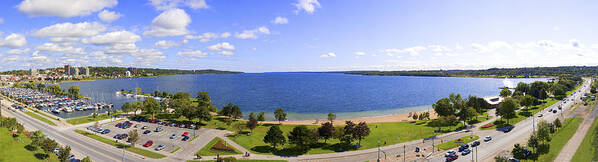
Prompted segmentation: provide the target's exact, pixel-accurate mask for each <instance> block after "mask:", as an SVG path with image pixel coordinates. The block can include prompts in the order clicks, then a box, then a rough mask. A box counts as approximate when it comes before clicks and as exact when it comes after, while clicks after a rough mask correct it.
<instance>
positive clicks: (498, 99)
mask: <svg viewBox="0 0 598 162" xmlns="http://www.w3.org/2000/svg"><path fill="white" fill-rule="evenodd" d="M503 99H504V98H502V97H487V98H484V100H486V102H488V103H489V104H490V108H492V109H495V108H498V104H500V102H502V100H503Z"/></svg>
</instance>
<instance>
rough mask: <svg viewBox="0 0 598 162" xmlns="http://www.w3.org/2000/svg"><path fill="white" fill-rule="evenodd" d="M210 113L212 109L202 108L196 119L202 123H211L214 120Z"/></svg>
mask: <svg viewBox="0 0 598 162" xmlns="http://www.w3.org/2000/svg"><path fill="white" fill-rule="evenodd" d="M210 112H211V111H210V109H208V108H207V107H205V106H204V107H200V108H199V110H198V111H197V114H196V116H195V117H197V118H199V121H200V122H201V121H210V120H212V114H210Z"/></svg>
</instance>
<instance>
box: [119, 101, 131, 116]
mask: <svg viewBox="0 0 598 162" xmlns="http://www.w3.org/2000/svg"><path fill="white" fill-rule="evenodd" d="M120 109H121V110H122V111H123V112H124V113H128V112H131V111H133V109H134V108H133V104H132V103H130V102H125V103H124V104H123V105H122V106H121V107H120Z"/></svg>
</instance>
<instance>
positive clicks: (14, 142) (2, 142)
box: [0, 128, 59, 162]
mask: <svg viewBox="0 0 598 162" xmlns="http://www.w3.org/2000/svg"><path fill="white" fill-rule="evenodd" d="M19 139H20V140H19ZM30 143H31V140H30V139H29V138H27V137H26V136H25V135H23V134H18V137H16V138H13V137H12V135H11V134H10V132H9V131H8V128H0V155H1V156H0V161H51V162H57V161H59V160H58V158H57V157H56V155H54V154H53V153H50V154H48V155H49V158H48V159H44V160H40V159H38V158H36V156H35V155H36V154H44V153H43V151H42V150H41V148H39V147H38V148H37V150H36V151H29V150H27V149H26V148H25V146H27V145H29V144H30Z"/></svg>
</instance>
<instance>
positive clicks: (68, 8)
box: [17, 0, 118, 18]
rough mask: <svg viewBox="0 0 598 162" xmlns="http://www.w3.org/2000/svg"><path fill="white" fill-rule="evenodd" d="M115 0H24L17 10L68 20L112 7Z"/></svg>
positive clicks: (30, 14) (33, 14) (31, 14)
mask: <svg viewBox="0 0 598 162" xmlns="http://www.w3.org/2000/svg"><path fill="white" fill-rule="evenodd" d="M117 3H118V2H117V0H51V1H50V0H24V1H23V2H21V3H20V4H19V5H17V8H18V9H19V11H21V12H24V13H26V14H28V15H29V16H34V17H35V16H57V17H62V18H69V17H74V16H87V15H89V14H91V13H93V12H97V11H100V10H101V9H103V8H106V7H113V6H115V5H116V4H117Z"/></svg>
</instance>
